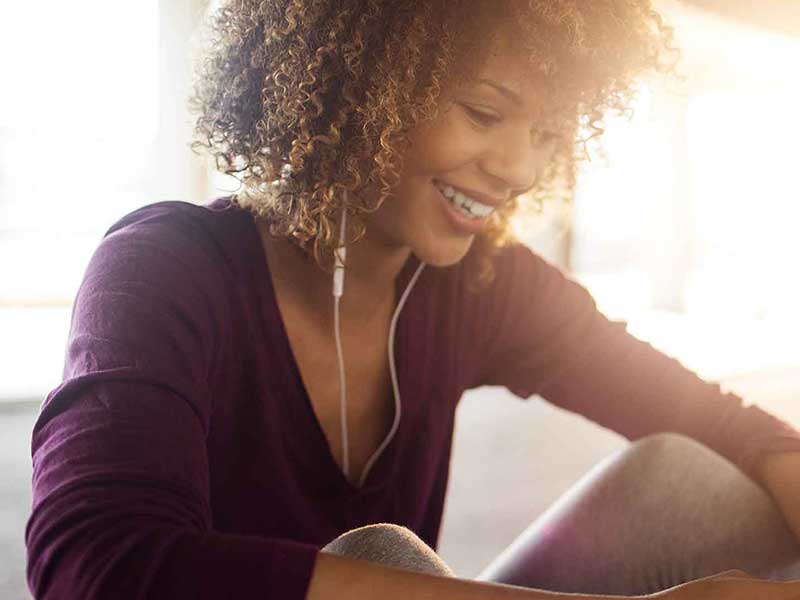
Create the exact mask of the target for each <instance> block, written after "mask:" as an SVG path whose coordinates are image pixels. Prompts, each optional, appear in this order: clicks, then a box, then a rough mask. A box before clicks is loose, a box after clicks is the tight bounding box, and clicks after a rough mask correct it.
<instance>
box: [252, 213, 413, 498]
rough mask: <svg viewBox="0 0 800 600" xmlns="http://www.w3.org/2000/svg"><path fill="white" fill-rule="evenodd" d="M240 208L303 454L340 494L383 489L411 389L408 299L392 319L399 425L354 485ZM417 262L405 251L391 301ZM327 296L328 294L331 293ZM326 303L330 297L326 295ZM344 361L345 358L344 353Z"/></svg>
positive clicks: (261, 251) (254, 233)
mask: <svg viewBox="0 0 800 600" xmlns="http://www.w3.org/2000/svg"><path fill="white" fill-rule="evenodd" d="M243 210H245V209H243ZM245 212H246V213H247V218H248V222H249V224H250V227H249V232H250V233H249V238H250V240H249V244H250V246H251V248H252V256H253V257H255V260H256V262H257V263H259V264H257V265H256V266H255V267H254V268H253V270H252V273H253V274H254V276H255V277H256V278H257V279H258V282H257V284H258V285H259V286H260V288H261V291H262V295H263V298H264V300H265V302H264V304H263V310H264V313H265V314H264V316H265V321H264V322H265V323H267V324H270V325H271V326H273V327H276V328H277V329H278V335H277V338H278V344H279V345H280V347H279V349H278V351H279V354H280V355H281V356H283V357H285V361H284V368H285V369H286V374H287V377H288V379H289V380H290V381H291V383H292V385H293V387H294V389H295V390H296V392H297V397H298V401H297V402H290V404H291V409H292V410H293V412H294V413H295V416H296V417H298V418H299V419H301V420H302V421H303V422H305V424H306V425H307V426H308V428H309V429H310V430H311V431H310V435H309V436H307V438H306V439H307V441H308V444H309V452H313V453H315V454H316V455H317V457H318V458H319V460H320V461H322V462H324V463H326V465H327V467H326V468H327V470H328V471H329V472H330V473H331V478H332V480H333V481H334V482H335V485H336V486H337V488H338V489H339V491H340V492H341V493H342V494H346V495H348V496H358V495H364V494H368V493H372V492H374V491H376V490H378V489H380V488H382V487H384V486H385V485H386V484H387V483H388V482H389V481H390V480H391V474H392V473H393V472H394V470H395V466H396V463H397V458H398V456H397V445H398V444H399V438H400V437H401V435H402V432H403V430H404V427H403V420H404V416H405V415H406V414H407V410H405V409H406V407H407V406H408V401H407V394H406V393H404V392H407V393H411V390H410V388H409V386H408V382H409V378H408V377H407V368H406V367H407V364H406V361H405V360H404V357H405V356H407V344H408V338H407V333H408V332H407V327H408V319H407V318H406V317H405V316H404V314H405V313H406V311H408V310H409V304H412V298H411V297H409V298H408V300H407V302H406V305H405V307H404V309H403V310H402V311H401V313H400V316H399V317H398V318H397V325H396V329H395V367H396V369H397V381H398V385H399V387H400V398H401V418H400V423H399V424H398V428H397V430H396V431H395V433H394V436H393V438H392V439H391V440H390V441H389V443H388V444H387V445H386V447H385V448H384V449H383V451H382V452H381V453H380V455H379V456H378V458H377V460H375V462H374V463H373V465H372V467H371V468H370V470H369V472H368V473H367V477H366V480H365V481H364V485H363V486H362V487H357V486H356V485H354V484H353V483H351V482H350V481H349V480H348V479H347V477H345V475H344V473H343V472H342V470H341V468H340V467H339V464H338V463H337V462H336V460H335V458H334V457H333V454H332V452H331V449H330V446H329V444H328V440H327V438H326V437H325V434H324V432H323V429H322V425H321V424H320V422H319V419H318V418H317V415H316V413H315V412H314V409H313V406H312V404H311V399H310V396H309V394H308V390H307V389H306V386H305V383H304V382H303V378H302V376H301V373H300V368H299V365H298V362H297V358H296V356H295V354H294V351H293V350H292V347H291V343H290V341H289V335H288V332H287V330H286V326H285V323H284V321H283V315H282V314H281V312H280V307H279V305H278V299H277V297H276V294H275V288H274V284H273V281H272V274H271V272H270V269H269V263H268V261H267V256H266V249H265V248H264V246H263V243H262V240H261V235H260V233H259V231H258V226H257V224H256V222H255V218H254V217H253V215H252V214H251V213H250V212H249V211H247V210H245ZM419 264H420V261H419V259H418V258H416V257H415V256H414V255H413V254H411V255H410V257H409V259H408V260H407V261H406V263H405V264H404V265H403V268H402V269H401V270H400V273H399V274H398V277H397V279H396V280H395V303H397V302H398V301H399V300H400V296H401V295H402V293H403V291H404V290H405V287H406V285H407V284H408V282H409V281H410V279H411V277H412V276H413V273H414V271H415V270H416V268H417V266H418V265H419ZM413 295H414V294H413V293H412V294H411V296H413ZM331 298H333V297H332V296H331ZM331 301H333V300H332V299H331ZM265 336H267V337H272V339H274V334H273V335H272V336H270V334H269V333H268V332H265ZM387 342H388V340H387ZM345 360H347V357H346V356H345ZM393 418H394V417H393ZM387 434H388V432H387ZM383 441H385V438H384V440H382V443H383Z"/></svg>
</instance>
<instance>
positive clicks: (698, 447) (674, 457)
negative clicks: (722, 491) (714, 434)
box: [624, 432, 736, 474]
mask: <svg viewBox="0 0 800 600" xmlns="http://www.w3.org/2000/svg"><path fill="white" fill-rule="evenodd" d="M624 461H625V462H626V463H627V464H628V466H629V467H630V466H632V467H634V468H636V467H639V468H641V469H642V470H646V471H649V470H653V469H655V470H658V471H659V472H664V471H665V470H667V471H669V470H675V471H677V472H680V473H684V474H688V473H689V472H695V471H697V472H710V471H716V472H718V471H720V470H721V471H722V472H725V473H727V472H729V471H730V472H734V471H735V470H736V469H735V467H734V466H733V465H732V464H730V463H729V462H728V461H727V460H725V459H724V458H723V457H722V456H720V455H719V454H717V453H716V452H714V451H713V450H711V449H710V448H708V447H707V446H705V445H704V444H702V443H701V442H698V441H697V440H694V439H692V438H690V437H687V436H685V435H683V434H679V433H673V432H664V433H656V434H652V435H648V436H646V437H643V438H640V439H639V440H637V441H635V442H634V443H633V444H631V446H630V447H629V448H628V449H627V450H626V451H625V452H624Z"/></svg>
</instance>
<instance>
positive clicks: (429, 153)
mask: <svg viewBox="0 0 800 600" xmlns="http://www.w3.org/2000/svg"><path fill="white" fill-rule="evenodd" d="M409 138H410V141H411V145H410V146H409V153H410V156H409V157H408V158H409V159H410V160H409V164H410V165H411V164H413V165H415V166H416V167H417V168H416V169H415V170H418V171H420V172H426V173H437V172H442V171H448V170H452V169H455V168H457V167H459V166H460V165H462V164H464V163H467V162H470V161H471V160H474V159H475V158H476V157H477V156H478V155H479V154H480V152H481V148H482V144H483V143H484V142H485V138H484V137H483V136H481V135H480V134H479V133H478V132H476V131H474V130H471V129H470V128H469V126H468V124H466V123H463V122H460V121H459V118H458V115H457V114H456V110H455V109H453V110H451V111H450V112H449V113H447V114H445V115H443V116H441V117H440V118H439V119H437V120H436V121H435V122H433V123H429V124H426V126H425V127H420V128H418V129H417V130H416V131H414V132H413V133H412V134H411V135H410V136H409Z"/></svg>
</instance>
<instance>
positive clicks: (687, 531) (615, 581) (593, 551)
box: [478, 434, 800, 595]
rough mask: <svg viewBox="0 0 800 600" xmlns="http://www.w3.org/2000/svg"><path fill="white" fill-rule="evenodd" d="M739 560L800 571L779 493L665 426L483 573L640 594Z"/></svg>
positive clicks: (608, 464) (784, 573)
mask: <svg viewBox="0 0 800 600" xmlns="http://www.w3.org/2000/svg"><path fill="white" fill-rule="evenodd" d="M734 568H735V569H742V570H744V571H746V572H748V573H750V574H751V575H753V576H756V577H761V578H764V579H782V580H783V579H797V578H800V545H798V544H797V542H796V541H795V539H794V537H793V536H792V534H791V533H790V531H789V529H788V526H787V525H786V523H785V521H784V520H783V517H782V516H781V515H780V513H779V512H778V510H777V507H776V506H775V504H774V502H773V501H772V499H771V498H770V497H769V496H768V495H767V494H766V492H764V491H763V490H762V489H761V488H760V487H758V486H757V485H756V484H755V483H754V482H752V481H751V480H750V479H748V478H747V477H746V476H745V475H743V474H742V472H741V471H739V470H738V469H737V468H736V467H734V466H733V465H732V464H731V463H730V462H728V461H727V460H725V459H724V458H722V457H721V456H719V455H718V454H716V453H715V452H712V451H711V450H709V449H708V448H706V447H705V446H703V445H702V444H699V443H698V442H695V441H694V440H691V439H689V438H686V437H684V436H681V435H677V434H659V435H654V436H650V437H647V438H644V439H641V440H639V441H638V442H636V443H634V444H632V445H631V446H630V447H628V448H627V449H625V450H623V451H621V452H619V453H617V454H614V455H612V456H611V457H609V458H608V459H606V460H605V461H603V462H602V463H600V464H599V465H597V466H596V467H595V468H594V469H592V471H590V472H589V473H588V474H587V475H586V476H584V478H583V479H581V481H579V482H578V483H577V484H576V485H575V486H574V487H573V488H572V489H571V490H569V491H568V492H567V493H566V494H565V495H564V496H563V497H562V498H560V499H559V500H558V501H557V502H556V503H555V504H554V505H553V506H552V507H551V508H550V509H549V510H548V511H547V512H546V513H545V514H544V515H542V517H541V518H539V519H538V520H537V521H536V522H535V523H533V525H531V526H530V527H529V528H528V529H527V530H526V531H525V532H523V534H522V535H521V536H520V537H519V538H518V539H517V540H516V541H515V542H514V543H513V544H512V545H511V546H509V548H508V549H506V550H505V551H504V552H503V553H502V554H501V555H500V556H499V557H498V558H497V559H496V560H495V561H494V562H493V563H492V564H491V565H489V567H487V568H486V569H485V570H484V571H483V573H481V574H480V575H479V576H478V579H479V580H482V581H492V582H497V583H507V584H513V585H521V586H526V587H532V588H539V589H547V590H553V591H560V592H582V593H594V594H617V595H637V594H649V593H653V592H656V591H659V590H663V589H666V588H668V587H672V586H674V585H677V584H679V583H683V582H685V581H690V580H692V579H697V578H699V577H704V576H707V575H712V574H714V573H718V572H720V571H725V570H727V569H734Z"/></svg>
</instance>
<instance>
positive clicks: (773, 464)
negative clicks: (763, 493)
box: [756, 452, 800, 542]
mask: <svg viewBox="0 0 800 600" xmlns="http://www.w3.org/2000/svg"><path fill="white" fill-rule="evenodd" d="M756 472H757V475H758V477H759V478H760V479H761V481H762V482H763V483H764V486H765V487H766V489H767V491H769V493H770V494H771V495H772V497H773V498H774V499H775V502H776V503H777V504H778V506H779V507H780V509H781V512H782V513H783V516H784V517H785V518H786V522H787V523H788V524H789V527H790V528H791V530H792V531H793V532H794V535H795V537H796V538H797V541H798V542H800V452H777V453H772V454H767V455H766V456H764V457H763V458H762V459H761V461H760V462H759V463H758V466H757V467H756Z"/></svg>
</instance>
